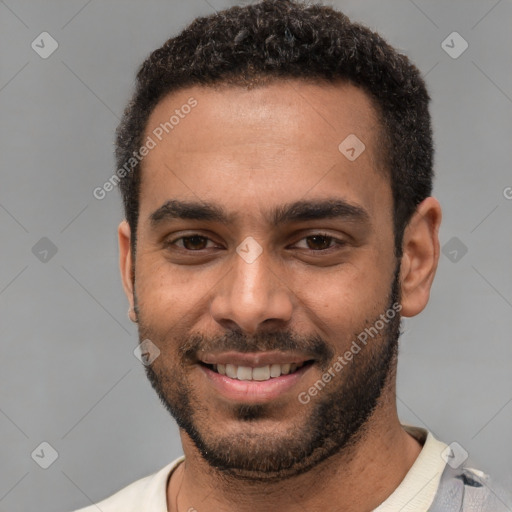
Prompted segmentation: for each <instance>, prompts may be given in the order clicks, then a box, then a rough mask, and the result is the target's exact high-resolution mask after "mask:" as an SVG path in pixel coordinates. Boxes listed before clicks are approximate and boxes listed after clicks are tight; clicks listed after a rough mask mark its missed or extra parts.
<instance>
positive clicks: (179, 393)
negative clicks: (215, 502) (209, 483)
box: [139, 271, 400, 482]
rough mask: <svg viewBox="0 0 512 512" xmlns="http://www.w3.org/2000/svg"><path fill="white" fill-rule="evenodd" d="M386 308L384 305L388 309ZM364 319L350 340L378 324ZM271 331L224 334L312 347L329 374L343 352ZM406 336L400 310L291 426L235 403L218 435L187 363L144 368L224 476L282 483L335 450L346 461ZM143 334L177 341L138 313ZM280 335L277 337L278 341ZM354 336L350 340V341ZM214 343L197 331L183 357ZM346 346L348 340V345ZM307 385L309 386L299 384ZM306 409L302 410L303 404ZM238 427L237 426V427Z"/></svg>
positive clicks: (237, 341)
mask: <svg viewBox="0 0 512 512" xmlns="http://www.w3.org/2000/svg"><path fill="white" fill-rule="evenodd" d="M397 303H399V278H398V271H397V272H395V277H394V282H393V285H392V289H391V292H390V295H389V298H388V309H387V310H391V309H392V308H393V305H394V304H397ZM387 310H386V311H387ZM378 318H380V316H378V317H377V318H376V319H374V320H373V322H365V325H364V326H362V328H361V329H360V330H358V331H357V332H355V333H353V336H352V337H351V338H350V341H351V340H353V339H356V337H357V335H358V334H360V333H361V332H363V331H364V329H365V328H367V327H370V326H371V325H373V324H375V322H376V321H377V319H378ZM276 335H279V336H277V337H272V338H273V340H274V344H273V345H272V342H271V341H269V339H270V338H269V336H270V335H266V336H267V338H265V335H261V336H259V337H258V338H257V340H258V341H254V339H251V341H249V340H247V339H246V337H245V336H244V335H243V333H241V332H238V331H234V332H230V333H229V336H227V337H225V338H223V339H222V341H223V342H224V345H226V348H227V347H228V346H229V348H231V349H233V350H242V351H249V350H250V347H251V346H252V347H254V348H255V347H256V346H258V347H259V348H260V349H266V350H270V349H272V348H274V349H275V348H276V343H277V348H278V349H283V350H285V349H286V348H288V349H293V348H297V347H300V348H305V347H312V346H314V347H315V348H314V350H313V352H315V353H316V354H317V355H318V359H319V360H320V361H321V363H319V366H320V368H321V369H322V371H323V372H325V371H326V370H327V368H329V367H330V366H332V364H333V362H334V360H335V359H336V357H337V355H335V354H334V352H333V350H332V349H331V348H330V347H329V345H328V344H326V343H325V342H324V341H323V340H322V339H321V338H318V337H309V338H308V337H297V336H296V335H293V334H291V333H282V332H281V333H276ZM399 336H400V315H399V313H398V312H397V313H396V315H395V316H394V317H393V319H392V320H390V321H389V323H387V324H386V326H385V327H384V329H382V331H381V332H380V333H379V335H378V336H375V337H374V338H371V339H369V340H368V343H367V345H366V346H364V347H363V348H362V349H361V351H360V352H359V353H358V354H356V355H354V358H353V360H352V361H351V362H350V364H348V365H347V366H345V367H344V368H343V370H342V371H341V372H340V373H339V374H337V375H336V376H334V377H333V378H332V380H331V382H329V384H327V385H326V386H325V388H324V389H322V390H321V391H319V393H318V395H317V396H314V397H312V399H311V401H310V402H309V403H308V404H307V405H302V406H301V407H303V411H304V414H303V415H302V417H301V418H299V419H298V420H297V421H295V422H294V423H293V424H292V425H288V426H287V428H286V429H284V431H283V429H280V428H279V425H277V426H276V428H275V429H272V428H270V429H269V428H264V429H258V422H260V423H261V422H262V421H265V420H267V423H268V419H269V418H270V417H271V415H273V414H275V410H272V404H238V405H234V406H233V408H232V415H231V417H232V418H233V419H236V420H237V423H236V426H237V428H236V429H235V430H234V431H221V432H217V431H215V432H214V433H213V430H212V424H211V420H210V418H209V414H208V408H207V407H208V404H204V402H201V400H200V397H197V396H195V395H194V387H193V386H191V384H190V383H189V380H188V377H187V374H186V372H185V371H184V370H183V369H184V368H186V367H187V366H186V364H184V362H183V361H180V362H178V363H177V364H176V363H175V364H174V367H173V368H169V367H168V366H163V365H162V364H159V363H161V361H159V360H158V359H157V360H155V362H154V363H153V364H152V365H149V366H145V371H146V376H147V378H148V380H149V382H150V383H151V385H152V387H153V388H154V390H155V391H156V393H157V394H158V396H159V398H160V400H161V401H162V403H163V404H164V406H165V407H166V409H167V410H168V411H169V412H170V413H171V415H172V416H173V417H174V419H175V420H176V422H177V424H178V426H179V427H180V428H181V429H182V430H183V431H184V432H185V433H186V435H188V437H189V438H190V439H191V440H192V441H193V443H194V444H195V446H196V447H197V449H198V451H199V452H200V453H201V455H202V457H203V458H204V460H205V461H206V462H207V463H208V464H209V465H210V466H211V467H212V468H215V469H216V470H219V471H221V472H222V473H223V474H225V475H226V476H231V477H235V478H237V479H244V480H252V481H255V482H256V481H265V482H271V481H278V480H283V479H286V478H290V477H293V476H297V475H299V474H302V473H305V472H307V471H309V470H310V469H312V468H313V467H315V466H317V465H318V464H320V463H321V462H323V461H325V460H327V459H328V458H330V457H332V456H333V455H335V454H340V453H343V455H345V456H346V457H347V458H348V459H350V457H351V454H352V453H353V451H354V450H355V448H356V446H357V445H358V444H359V443H360V442H361V441H362V440H363V439H364V437H365V435H366V432H367V427H368V424H369V420H370V418H371V416H372V414H373V413H374V411H375V409H376V408H377V406H378V404H379V401H380V399H381V398H382V396H383V391H384V390H385V389H386V388H387V387H388V386H390V385H391V383H392V382H391V381H392V380H393V379H394V378H395V372H396V362H397V356H398V339H399ZM139 337H140V339H141V340H143V339H148V338H149V339H151V340H152V341H153V342H154V343H155V344H156V345H157V346H159V347H165V346H169V347H173V346H175V344H176V341H175V340H169V339H167V338H166V337H165V336H164V337H163V339H159V337H158V335H157V334H156V333H155V332H154V331H152V329H151V328H150V327H149V326H147V325H145V323H144V321H143V316H142V318H141V316H139ZM276 340H278V341H277V342H276ZM350 341H349V343H350ZM209 343H215V342H214V341H213V340H208V339H207V338H204V337H203V338H200V339H198V338H197V337H191V338H189V339H187V340H185V341H184V343H183V344H182V347H181V350H180V351H179V353H180V355H181V357H183V358H184V359H185V358H186V356H187V350H186V349H185V348H184V347H189V349H190V351H192V347H193V350H196V349H197V347H199V346H201V347H202V346H205V345H208V344H209ZM346 346H347V347H348V346H349V344H347V345H346ZM300 391H304V390H300ZM299 410H300V409H299ZM238 427H239V428H238Z"/></svg>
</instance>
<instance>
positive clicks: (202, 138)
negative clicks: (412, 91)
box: [124, 81, 400, 479]
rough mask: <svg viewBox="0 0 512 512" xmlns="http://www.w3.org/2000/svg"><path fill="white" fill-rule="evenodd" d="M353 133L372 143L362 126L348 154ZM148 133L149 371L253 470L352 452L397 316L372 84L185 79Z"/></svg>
mask: <svg viewBox="0 0 512 512" xmlns="http://www.w3.org/2000/svg"><path fill="white" fill-rule="evenodd" d="M190 98H194V100H195V101H196V102H197V104H196V105H195V106H194V107H193V109H188V108H186V109H182V106H183V105H186V104H191V100H190ZM177 109H178V110H179V111H180V112H181V113H182V116H181V115H180V120H179V122H178V123H176V124H175V125H174V126H173V128H172V131H170V130H169V134H166V133H165V131H164V132H163V136H162V137H161V139H162V140H159V139H158V138H157V137H156V136H155V133H158V134H160V135H161V133H160V132H161V131H162V130H161V129H160V131H159V130H158V127H161V123H165V122H166V121H169V119H170V117H171V116H172V115H173V114H174V113H175V112H176V110H177ZM180 109H181V110H180ZM189 110H190V113H188V114H186V115H183V112H184V111H187V112H188V111H189ZM155 130H156V132H155ZM351 134H353V135H355V136H357V138H358V139H359V140H360V141H361V142H362V143H364V145H365V149H364V150H363V151H362V152H360V150H361V148H362V146H358V145H357V144H355V143H354V141H355V140H356V139H354V138H353V136H352V137H351V138H350V139H348V140H349V142H350V144H348V145H345V146H343V145H342V150H340V149H339V145H340V143H342V141H344V140H345V139H346V138H347V137H348V136H349V135H351ZM147 136H150V137H152V138H153V139H154V140H155V142H156V146H155V147H154V148H153V149H151V151H150V152H149V154H148V155H147V156H146V157H145V158H144V160H143V165H142V182H141V191H140V214H139V224H138V227H137V249H136V258H135V262H134V269H135V272H134V281H133V282H132V283H131V285H130V284H129V285H127V290H128V293H129V296H130V298H131V299H133V300H134V301H135V309H136V313H137V318H138V322H139V334H140V339H141V340H144V339H149V340H151V342H152V343H154V344H155V345H156V346H157V347H158V349H159V350H160V355H159V356H158V357H157V358H156V359H155V360H154V362H153V363H152V364H151V365H150V366H147V367H146V371H147V375H148V378H149V379H150V381H151V383H152V385H153V387H154V388H155V390H156V391H157V392H158V394H159V396H160V397H161V399H162V401H163V402H164V404H165V405H166V406H167V407H168V409H169V411H170V412H171V413H172V414H173V415H174V417H175V418H176V420H177V422H178V424H179V426H180V427H181V429H182V431H183V435H184V436H185V437H186V438H187V439H188V440H189V441H190V442H191V443H193V444H194V446H196V447H197V448H198V450H199V451H200V452H201V454H202V455H203V457H204V458H205V459H206V460H207V461H208V462H209V463H210V464H211V465H212V466H215V467H217V468H219V469H221V470H223V471H226V472H228V473H230V474H232V475H236V476H239V477H240V478H253V479H272V478H274V479H276V478H286V477H289V476H291V475H295V474H298V473H301V472H304V471H306V470H308V469H309V468H311V467H313V466H315V465H316V464H318V463H319V462H320V461H322V460H325V459H326V458H327V457H329V456H331V455H332V454H334V453H336V452H339V451H340V450H342V449H348V447H350V446H351V445H353V444H354V443H355V441H356V440H357V439H358V438H359V436H361V435H362V433H363V432H364V429H363V428H362V427H363V426H364V425H365V423H366V422H367V421H368V419H369V418H370V416H371V414H372V411H373V410H374V408H375V406H376V404H377V403H378V401H379V397H380V396H381V394H382V393H383V389H384V388H385V384H386V378H389V376H390V372H391V371H392V369H393V367H394V365H395V356H396V345H397V339H398V329H399V314H398V310H399V306H398V308H397V307H396V306H397V304H398V303H399V301H400V299H399V295H400V293H399V284H398V269H397V261H396V258H395V256H394V250H393V249H394V233H393V204H392V195H391V187H390V183H389V178H388V177H387V175H386V173H385V172H384V171H383V170H382V169H380V168H379V161H380V159H379V155H378V153H377V151H376V149H375V148H376V141H377V138H378V123H377V120H376V115H375V112H374V110H373V108H372V106H371V103H370V101H369V99H368V97H367V96H366V94H365V93H364V92H362V91H361V90H360V89H358V88H355V87H353V86H350V85H343V84H338V85H336V86H335V85H314V84H306V83H303V82H300V81H286V82H276V83H273V84H271V85H265V86H262V87H259V88H255V89H252V90H245V89H243V88H235V87H231V88H229V87H222V88H218V89H212V88H200V87H196V88H188V89H185V90H182V91H180V92H178V93H174V94H172V95H170V96H168V97H167V98H165V99H164V100H162V101H161V102H160V103H159V104H158V105H157V107H156V108H155V110H154V111H153V113H152V115H151V117H150V120H149V122H148V127H147V130H146V137H147ZM351 148H354V150H352V149H351ZM358 153H360V154H359V155H358ZM357 155H358V156H357ZM347 156H349V157H350V158H348V157H347ZM354 156H357V158H356V159H354V158H353V157H354ZM124 229H125V230H126V226H125V228H124ZM125 245H126V244H125ZM125 254H126V251H125ZM126 259H127V260H128V259H129V256H126ZM127 266H129V264H128V265H127ZM132 285H133V288H131V286H132ZM391 310H392V311H391ZM390 311H391V312H390ZM370 333H371V334H370ZM365 334H366V339H365ZM362 340H364V342H363V341H362ZM354 343H355V345H354ZM356 346H357V347H359V350H357V349H356V348H355V347H356ZM347 352H351V353H352V357H350V356H349V355H347ZM336 362H338V365H336ZM340 368H341V369H340ZM326 375H327V377H326ZM329 376H330V377H329ZM322 383H323V385H322ZM315 390H316V391H315Z"/></svg>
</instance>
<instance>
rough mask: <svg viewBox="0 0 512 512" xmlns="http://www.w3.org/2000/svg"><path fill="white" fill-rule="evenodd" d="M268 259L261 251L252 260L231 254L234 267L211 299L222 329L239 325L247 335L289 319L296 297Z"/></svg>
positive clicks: (276, 326)
mask: <svg viewBox="0 0 512 512" xmlns="http://www.w3.org/2000/svg"><path fill="white" fill-rule="evenodd" d="M271 264H272V262H271V261H270V258H269V257H267V256H266V255H265V252H263V254H261V255H260V256H259V257H258V258H257V259H256V260H255V261H252V262H249V261H246V260H244V259H243V258H242V257H240V256H239V255H238V254H234V255H233V266H232V267H231V270H229V271H228V273H227V274H226V275H225V276H224V278H223V279H222V280H221V281H220V282H219V284H218V286H217V287H216V289H215V295H214V297H213V299H212V301H211V302H210V311H211V315H212V317H213V319H214V320H215V321H216V322H217V323H218V324H219V325H221V326H222V327H223V328H228V329H234V328H238V329H241V330H243V331H244V332H246V333H248V334H254V333H256V332H257V331H258V330H260V329H262V328H263V324H265V328H267V329H268V327H269V326H270V325H272V324H275V325H274V327H275V328H283V327H285V325H286V324H287V323H289V322H290V319H291V316H292V311H293V306H294V303H295V300H294V299H295V296H294V293H293V291H292V290H291V289H290V288H289V287H288V286H287V283H286V282H285V277H284V276H283V275H282V272H281V275H279V273H278V272H279V271H278V269H272V268H271Z"/></svg>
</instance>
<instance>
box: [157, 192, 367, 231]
mask: <svg viewBox="0 0 512 512" xmlns="http://www.w3.org/2000/svg"><path fill="white" fill-rule="evenodd" d="M237 217H238V216H237V215H236V214H228V213H227V212H226V210H225V209H224V208H223V207H222V206H220V205H217V204H214V203H208V202H198V201H178V200H171V201H167V202H165V203H164V204H163V205H162V206H160V208H158V209H157V210H155V211H154V212H153V213H152V214H151V215H150V217H149V219H150V223H151V225H152V226H153V227H156V226H157V225H159V224H161V223H163V222H165V221H168V220H173V219H187V220H200V221H209V222H219V223H221V224H230V223H232V222H233V221H235V220H236V218H237ZM336 218H338V219H343V220H349V221H359V222H369V220H370V216H369V214H368V212H367V211H366V210H365V209H364V208H362V207H361V206H358V205H355V204H351V203H348V202H347V201H345V200H343V199H338V198H336V199H322V200H309V201H295V202H293V203H288V204H284V205H281V206H278V207H276V208H274V209H272V210H271V211H270V212H269V215H267V221H268V223H269V224H271V225H272V226H279V225H281V224H286V223H290V222H297V221H310V220H321V219H336Z"/></svg>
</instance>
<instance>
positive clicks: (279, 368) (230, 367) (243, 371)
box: [207, 361, 309, 381]
mask: <svg viewBox="0 0 512 512" xmlns="http://www.w3.org/2000/svg"><path fill="white" fill-rule="evenodd" d="M308 363H309V361H304V362H302V363H299V364H297V363H284V364H279V363H273V364H267V365H265V366H258V367H257V368H251V367H250V366H241V365H240V366H238V365H235V364H229V363H228V364H221V363H219V364H212V365H207V366H208V367H209V368H210V369H211V370H212V371H214V372H216V373H219V374H220V375H226V376H227V377H229V378H230V379H238V380H255V381H265V380H270V379H275V378H278V377H281V375H289V374H292V373H295V372H296V371H297V370H299V369H300V368H302V367H303V366H304V365H305V364H308Z"/></svg>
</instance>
